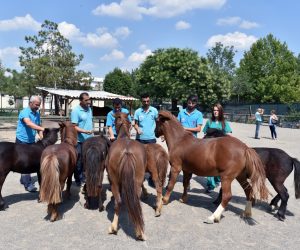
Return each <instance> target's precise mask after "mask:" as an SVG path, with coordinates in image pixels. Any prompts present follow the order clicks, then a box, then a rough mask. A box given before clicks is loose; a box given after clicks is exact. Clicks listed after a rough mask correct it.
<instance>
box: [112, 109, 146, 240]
mask: <svg viewBox="0 0 300 250" xmlns="http://www.w3.org/2000/svg"><path fill="white" fill-rule="evenodd" d="M115 124H116V129H117V132H118V138H117V140H116V141H115V142H114V143H112V145H111V148H110V150H109V153H108V156H107V158H106V168H107V172H108V178H109V180H110V183H111V191H112V193H113V196H114V199H115V207H114V208H115V214H114V219H113V222H112V224H111V226H110V227H109V233H110V234H116V233H117V232H118V219H119V212H120V206H121V203H122V200H123V201H124V202H125V204H126V206H127V209H128V214H129V217H130V218H131V220H132V222H133V224H134V226H135V232H136V237H137V239H139V240H145V235H144V219H143V214H142V207H141V204H140V195H141V187H142V184H143V181H144V175H145V170H146V164H147V155H146V150H145V147H144V146H143V145H142V144H141V143H139V142H137V141H135V140H131V139H130V137H129V135H130V134H129V129H130V122H129V121H128V119H127V114H124V113H117V114H115Z"/></svg>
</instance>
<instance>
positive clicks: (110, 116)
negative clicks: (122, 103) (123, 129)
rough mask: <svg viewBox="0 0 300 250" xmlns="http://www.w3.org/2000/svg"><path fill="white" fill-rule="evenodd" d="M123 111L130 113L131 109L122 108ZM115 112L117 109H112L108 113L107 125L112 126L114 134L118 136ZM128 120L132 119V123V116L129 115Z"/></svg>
mask: <svg viewBox="0 0 300 250" xmlns="http://www.w3.org/2000/svg"><path fill="white" fill-rule="evenodd" d="M121 112H122V113H125V114H129V111H128V109H126V108H121ZM115 113H116V111H115V110H114V109H113V110H112V111H110V112H109V113H108V114H107V117H106V127H111V128H112V130H113V132H114V135H115V136H117V131H116V125H115V119H116V118H115V116H114V115H115ZM128 121H130V123H131V116H130V115H128Z"/></svg>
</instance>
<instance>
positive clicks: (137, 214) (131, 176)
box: [120, 152, 145, 232]
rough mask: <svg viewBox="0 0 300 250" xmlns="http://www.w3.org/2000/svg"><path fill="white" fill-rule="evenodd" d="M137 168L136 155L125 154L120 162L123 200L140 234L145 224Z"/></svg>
mask: <svg viewBox="0 0 300 250" xmlns="http://www.w3.org/2000/svg"><path fill="white" fill-rule="evenodd" d="M135 168H136V159H135V157H134V155H133V154H132V153H129V152H125V153H124V154H123V156H122V158H121V160H120V177H121V178H120V179H121V190H122V200H124V201H125V204H126V206H127V209H128V214H129V217H130V218H131V220H132V222H133V224H134V225H135V227H136V229H137V230H139V231H140V232H144V227H145V224H144V219H143V214H142V207H141V204H140V197H139V191H138V190H137V187H136V185H135Z"/></svg>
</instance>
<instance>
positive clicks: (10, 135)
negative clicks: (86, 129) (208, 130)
mask: <svg viewBox="0 0 300 250" xmlns="http://www.w3.org/2000/svg"><path fill="white" fill-rule="evenodd" d="M232 128H233V131H234V135H235V136H236V137H238V138H240V139H241V140H242V141H244V142H245V143H246V144H247V145H249V146H267V147H278V148H281V149H283V150H285V151H286V152H288V153H289V154H290V155H291V156H293V157H298V159H300V152H299V141H300V130H291V129H283V128H278V136H279V140H277V141H273V140H271V139H270V132H269V128H268V127H266V126H263V127H262V130H261V136H262V138H261V140H255V139H253V135H254V130H255V127H254V125H247V124H237V123H232ZM200 137H202V135H200ZM14 138H15V132H14V130H5V129H2V130H0V141H3V140H6V141H14ZM164 146H165V145H164ZM19 178H20V175H19V174H16V173H10V174H9V176H8V177H7V179H6V182H5V184H4V187H3V190H2V194H3V197H4V199H5V201H6V202H7V203H8V205H9V208H8V209H7V210H6V211H1V212H0V225H1V226H0V235H1V237H0V249H89V250H90V249H142V248H149V249H213V248H218V249H250V248H251V249H252V248H256V249H299V244H300V238H299V230H300V224H299V222H300V209H299V204H300V201H299V200H296V199H295V195H294V188H293V173H292V174H291V175H290V177H289V178H288V179H287V181H286V183H285V184H286V187H287V188H288V190H289V194H290V200H289V203H288V213H287V219H286V221H285V222H280V221H278V220H277V219H276V218H274V217H273V214H272V213H270V211H269V207H268V205H267V203H259V204H258V206H256V207H255V208H253V221H252V222H253V223H250V224H249V223H246V222H245V221H244V220H242V219H241V218H240V214H241V212H242V211H243V209H244V205H245V196H244V194H243V191H242V189H241V188H240V187H239V186H238V184H237V182H234V183H233V185H232V187H233V198H232V200H231V202H230V204H229V206H228V208H227V209H226V211H225V212H224V213H223V218H222V220H221V222H220V223H219V224H214V225H207V224H204V223H203V220H204V219H205V218H206V217H208V216H209V215H210V214H211V213H212V212H213V211H214V210H215V206H214V205H213V204H212V201H213V198H215V197H216V195H217V192H214V193H212V194H209V195H208V194H206V193H205V190H204V186H205V179H204V178H202V177H196V176H194V177H193V179H192V182H191V191H190V193H189V194H190V196H189V200H188V203H187V204H181V203H180V202H179V201H178V199H179V197H180V195H181V193H182V183H181V179H182V176H180V178H179V181H178V182H177V184H176V186H175V192H173V195H172V196H171V203H170V204H169V205H168V206H164V207H163V213H162V215H161V216H160V217H158V218H155V217H154V210H153V208H152V205H153V204H154V201H155V196H154V195H155V190H154V189H152V188H149V189H148V191H149V192H151V193H152V195H151V196H150V197H149V198H148V199H147V200H146V201H143V202H142V208H143V213H144V218H145V224H146V235H147V237H148V240H147V241H146V242H138V241H136V240H135V239H134V232H133V229H132V226H131V223H130V222H129V219H128V216H127V213H126V212H125V211H124V210H125V209H123V210H122V213H121V218H120V227H121V228H120V230H119V233H118V235H117V236H115V235H108V233H107V232H108V230H107V229H108V227H109V225H110V222H111V220H112V217H113V204H112V202H111V201H110V200H111V199H110V198H111V192H110V191H108V190H107V191H106V196H107V199H106V201H105V203H104V205H105V207H106V210H105V211H104V212H102V213H99V212H98V211H89V210H86V209H84V208H83V203H84V199H83V196H82V194H81V193H80V192H79V189H78V188H77V187H75V186H74V187H72V194H73V195H72V198H71V200H68V201H66V202H65V203H63V205H62V206H61V207H60V212H61V213H62V214H63V219H62V220H60V221H58V222H55V223H50V222H49V221H48V220H46V219H45V216H46V204H41V203H37V201H36V200H37V193H33V194H32V193H27V192H26V191H25V190H24V188H23V186H21V185H20V184H19ZM107 183H108V182H107V180H105V187H107V185H108V184H107ZM270 190H271V191H272V193H273V194H275V192H274V191H273V189H272V188H271V187H270ZM216 191H218V190H216ZM270 199H271V197H270Z"/></svg>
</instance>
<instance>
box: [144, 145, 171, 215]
mask: <svg viewBox="0 0 300 250" xmlns="http://www.w3.org/2000/svg"><path fill="white" fill-rule="evenodd" d="M143 145H144V146H145V148H146V153H147V167H146V172H148V173H150V174H151V177H152V180H153V182H154V184H155V189H156V193H157V195H156V208H155V216H160V215H161V210H162V205H163V202H162V189H163V186H164V183H165V180H166V175H167V170H168V165H169V156H168V153H167V152H166V150H165V149H164V148H163V147H162V146H161V145H159V144H156V143H151V144H143ZM142 188H143V193H144V194H145V195H147V190H146V188H145V187H144V185H143V186H142Z"/></svg>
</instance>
